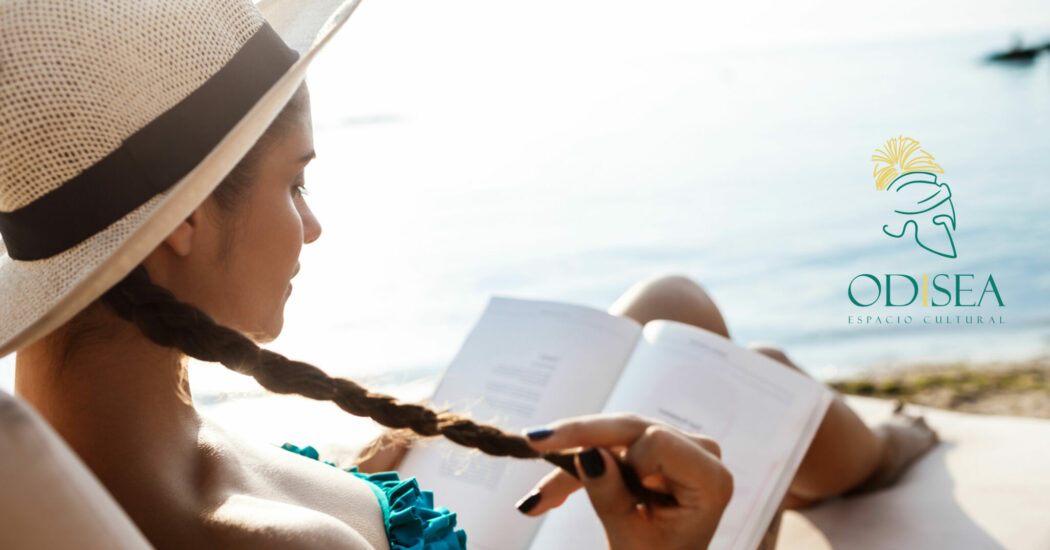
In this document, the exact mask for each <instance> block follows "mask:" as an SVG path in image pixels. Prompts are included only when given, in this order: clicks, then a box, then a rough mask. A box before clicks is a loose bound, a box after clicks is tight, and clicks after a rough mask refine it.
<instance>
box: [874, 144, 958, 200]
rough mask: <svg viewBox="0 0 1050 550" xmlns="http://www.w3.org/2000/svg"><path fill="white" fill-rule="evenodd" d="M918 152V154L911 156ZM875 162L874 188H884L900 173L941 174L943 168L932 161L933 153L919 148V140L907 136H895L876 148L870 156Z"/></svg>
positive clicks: (880, 189)
mask: <svg viewBox="0 0 1050 550" xmlns="http://www.w3.org/2000/svg"><path fill="white" fill-rule="evenodd" d="M916 152H918V155H916V156H915V157H912V155H913V154H915V153H916ZM871 160H872V161H874V162H875V170H874V172H872V175H873V176H875V188H876V189H878V190H879V191H882V190H884V189H886V187H888V186H889V185H890V183H892V182H893V180H895V179H897V176H900V175H901V174H907V173H908V172H934V173H937V174H943V173H944V169H943V168H941V167H940V165H938V164H937V163H936V162H934V158H933V155H931V154H929V153H927V152H926V151H924V150H922V149H920V148H919V142H918V141H915V140H914V139H912V138H908V137H903V136H901V137H895V138H892V139H890V140H889V141H887V142H886V145H885V146H884V147H883V148H882V149H876V150H875V154H874V155H872V156H871Z"/></svg>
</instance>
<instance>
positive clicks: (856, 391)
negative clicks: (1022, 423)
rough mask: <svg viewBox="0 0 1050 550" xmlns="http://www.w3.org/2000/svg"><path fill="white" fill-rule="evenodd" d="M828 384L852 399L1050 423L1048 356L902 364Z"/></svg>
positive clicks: (869, 370)
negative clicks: (891, 400) (890, 400)
mask: <svg viewBox="0 0 1050 550" xmlns="http://www.w3.org/2000/svg"><path fill="white" fill-rule="evenodd" d="M827 384H828V385H829V386H830V387H832V388H834V389H835V390H836V391H838V392H840V393H843V394H848V395H862V396H865V397H878V398H883V399H900V400H902V401H904V402H905V403H913V404H916V405H922V406H926V407H934V408H938V409H946V410H951V411H958V412H965V413H975V414H990V415H1009V416H1022V417H1029V418H1047V419H1050V354H1045V355H1040V356H1036V357H1032V358H1029V359H1017V360H1004V361H950V362H948V361H946V362H920V363H899V364H893V365H888V366H886V365H883V366H879V367H875V368H871V369H868V370H867V371H865V372H863V373H861V374H858V375H856V376H850V377H847V378H840V379H836V380H830V381H828V382H827Z"/></svg>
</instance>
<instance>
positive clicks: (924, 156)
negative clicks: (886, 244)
mask: <svg viewBox="0 0 1050 550" xmlns="http://www.w3.org/2000/svg"><path fill="white" fill-rule="evenodd" d="M871 160H872V161H873V162H874V163H875V169H874V171H873V173H872V175H873V176H874V177H875V188H876V189H877V190H879V191H884V192H888V193H891V194H892V196H891V197H890V203H891V204H892V205H893V218H892V219H891V220H890V221H889V222H888V223H886V224H884V225H883V226H882V232H883V233H885V234H886V235H889V236H890V237H893V238H897V239H900V238H903V237H904V236H905V235H907V234H908V233H909V228H910V233H911V234H912V235H914V239H915V243H916V244H918V245H919V246H920V247H922V248H923V249H924V250H927V251H929V252H932V253H934V254H937V255H938V256H943V257H945V258H955V257H956V255H957V254H956V250H955V241H954V240H953V238H952V234H953V233H954V232H955V206H954V205H953V204H952V191H951V188H949V187H948V184H946V183H938V181H937V174H944V170H943V169H942V168H941V167H940V165H938V164H937V163H936V162H935V159H934V158H933V155H931V154H929V153H927V152H926V151H925V150H923V149H921V148H920V146H919V142H918V141H916V140H914V139H912V138H907V137H896V138H892V139H890V140H889V141H887V142H886V144H885V145H884V146H883V147H882V148H880V149H876V150H875V154H874V155H872V156H871Z"/></svg>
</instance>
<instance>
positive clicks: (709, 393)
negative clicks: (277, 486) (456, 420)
mask: <svg viewBox="0 0 1050 550" xmlns="http://www.w3.org/2000/svg"><path fill="white" fill-rule="evenodd" d="M831 398H832V397H831V392H829V391H827V390H826V389H825V388H824V386H823V385H821V384H819V383H817V382H815V381H813V380H811V379H809V378H807V377H806V376H804V375H802V374H800V373H798V372H796V371H794V370H792V369H790V368H788V367H785V366H784V365H781V364H780V363H777V362H776V361H774V360H772V359H770V358H768V357H766V356H764V355H762V354H759V353H757V352H754V351H751V350H748V349H744V348H741V347H739V346H737V345H736V344H734V343H732V342H731V341H729V340H728V339H726V338H724V337H722V336H719V335H717V334H714V333H712V332H709V331H706V330H703V329H700V328H697V327H694V326H692V325H687V324H683V323H677V322H674V321H652V322H649V323H647V324H646V325H645V326H644V327H643V326H641V325H639V324H638V323H637V322H635V321H633V320H631V319H627V318H623V317H617V316H614V315H609V314H608V313H606V312H604V311H600V310H597V309H593V308H589V307H582V306H576V305H568V304H562V303H555V302H542V301H530V300H518V299H510V298H499V297H497V298H493V299H492V300H491V301H490V302H489V305H488V307H487V308H486V309H485V312H484V313H483V315H482V316H481V319H480V320H479V321H478V323H477V325H476V326H475V327H474V329H473V330H472V331H471V333H470V336H469V337H468V338H467V340H466V342H465V343H464V344H463V347H462V348H461V349H460V350H459V353H458V354H457V355H456V357H455V359H454V360H453V361H452V363H451V364H450V365H449V366H448V368H447V370H446V372H445V374H444V376H443V377H442V379H441V381H440V383H439V384H438V387H437V389H436V390H435V392H434V395H433V396H432V397H431V398H430V399H429V403H430V404H431V405H433V406H435V407H439V408H440V407H446V406H447V407H448V408H449V409H450V410H452V411H454V412H459V413H466V414H468V415H469V416H470V417H471V418H473V419H474V420H476V421H479V422H485V423H490V424H493V425H496V426H499V427H501V428H503V429H505V430H507V431H511V432H519V431H520V430H521V429H523V428H528V427H535V426H540V425H543V424H545V423H548V422H551V421H553V420H556V419H559V418H563V417H568V416H577V415H582V414H591V413H597V412H601V411H604V412H622V411H633V412H636V413H638V414H641V415H643V416H647V417H652V418H654V419H659V420H662V421H664V422H666V423H668V424H671V425H674V426H677V427H679V428H681V429H684V430H687V431H691V432H696V433H701V434H704V435H707V436H710V437H712V438H714V439H715V440H716V441H718V443H719V444H720V446H721V448H722V460H723V462H724V463H725V465H726V467H727V468H728V469H729V471H730V472H731V473H732V474H733V482H734V492H733V497H732V499H731V501H730V503H729V506H728V508H726V511H725V513H724V514H723V516H722V520H721V523H720V524H719V526H718V530H717V532H716V533H715V537H714V539H713V540H712V542H711V546H710V548H712V549H730V548H731V549H740V550H753V549H754V548H755V547H756V546H757V545H758V542H759V540H760V539H761V537H762V536H763V534H764V532H765V530H766V528H767V527H768V525H769V522H770V521H771V520H772V518H773V515H774V513H775V512H776V510H777V508H778V507H779V505H780V501H781V499H782V498H783V496H784V494H785V493H786V491H787V488H788V485H789V483H790V482H791V478H792V476H793V475H794V473H795V470H796V469H797V468H798V465H799V463H800V462H801V460H802V457H803V455H804V454H805V451H806V449H807V448H808V447H809V443H810V440H811V439H812V438H813V434H814V433H815V432H816V429H817V426H819V425H820V421H821V419H822V418H823V416H824V412H825V410H826V409H827V406H828V404H829V403H830V402H831ZM553 468H554V466H553V465H551V464H549V463H547V462H545V461H542V460H536V461H526V460H520V459H510V458H494V457H489V456H487V455H484V454H481V453H480V452H478V451H473V450H468V449H465V448H463V447H459V446H458V445H455V444H453V443H451V442H449V441H447V440H433V441H430V442H427V443H425V444H421V445H419V446H417V447H415V448H413V449H412V450H410V451H409V452H408V454H407V455H406V456H405V459H404V461H403V462H402V464H401V466H400V467H399V468H398V470H399V471H400V472H401V474H402V476H403V477H408V476H415V477H416V478H417V479H418V480H419V483H420V485H421V486H422V487H423V488H425V489H427V490H431V491H433V492H434V495H435V504H437V505H440V506H445V507H447V508H449V509H450V510H453V511H455V512H456V517H457V523H458V525H459V526H461V527H462V528H463V529H464V530H465V531H466V533H467V540H468V546H469V547H470V548H472V549H473V550H497V549H498V550H526V549H530V548H531V549H537V550H539V549H545V550H546V549H554V550H557V549H561V548H565V549H570V548H571V549H574V550H575V549H580V548H587V549H598V548H605V547H606V543H605V532H604V530H603V529H602V526H601V522H600V521H599V520H598V517H597V515H596V514H595V513H594V511H593V509H592V508H591V504H590V500H589V499H588V498H587V495H586V493H585V492H584V490H583V489H580V490H578V491H577V492H575V493H574V494H573V495H572V496H571V497H569V499H568V500H567V501H566V502H565V503H564V504H562V505H561V506H560V507H558V508H555V509H553V510H551V511H549V512H547V513H546V514H544V515H543V516H541V517H539V518H531V517H527V516H524V515H522V514H521V513H519V512H518V511H517V509H515V507H514V504H515V503H516V502H517V501H518V499H520V498H521V497H523V496H524V495H525V494H526V493H527V492H528V491H529V490H530V489H531V488H532V487H533V485H535V484H536V482H538V481H539V480H540V479H541V478H542V477H543V476H544V475H546V474H547V473H548V472H549V471H550V470H551V469H553Z"/></svg>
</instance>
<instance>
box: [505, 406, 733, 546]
mask: <svg viewBox="0 0 1050 550" xmlns="http://www.w3.org/2000/svg"><path fill="white" fill-rule="evenodd" d="M547 428H548V429H549V430H550V433H549V434H546V433H545V432H546V430H531V431H530V432H529V433H527V434H526V437H527V438H528V439H529V440H530V445H532V447H533V448H535V449H536V450H538V451H548V452H550V451H559V450H569V449H575V448H579V447H584V448H586V450H585V451H583V452H581V453H580V454H579V455H577V456H576V470H577V472H578V473H579V479H576V478H574V477H572V476H571V475H570V474H568V473H567V472H565V471H563V470H561V469H560V468H558V469H555V470H554V471H552V472H551V473H550V474H548V475H547V476H546V477H545V478H543V479H542V480H541V481H540V482H539V484H537V485H536V487H535V489H534V490H533V491H532V492H531V493H529V495H528V496H526V497H525V498H523V499H522V500H521V501H520V502H519V510H522V511H523V512H524V513H526V514H527V515H530V516H538V515H540V514H542V513H544V512H546V511H547V510H550V509H551V508H554V507H556V506H559V505H561V503H562V502H564V501H565V499H566V498H567V497H568V496H569V495H570V494H571V493H572V492H573V491H575V490H576V489H578V488H580V487H581V486H582V487H584V488H585V489H586V490H587V496H588V497H590V499H591V505H592V506H594V510H595V512H597V514H598V517H599V518H600V519H601V521H602V525H603V526H604V527H605V534H606V537H607V538H608V539H609V548H610V549H611V550H635V549H650V548H661V549H668V550H675V549H679V548H682V549H684V548H689V549H696V548H706V547H707V545H708V543H709V542H710V541H711V537H712V536H713V535H714V533H715V528H716V527H718V521H719V519H721V517H722V512H723V510H725V507H726V505H727V504H728V503H729V498H730V497H731V496H732V494H733V478H732V476H731V475H730V473H729V471H728V470H726V468H725V466H723V465H722V462H721V460H719V457H720V456H721V452H720V450H719V448H718V444H716V443H715V442H714V441H713V440H711V439H709V438H706V437H704V436H701V435H698V434H693V433H689V432H685V431H682V430H679V429H678V428H675V427H673V426H670V425H668V424H666V423H663V422H660V421H657V420H653V419H649V418H643V417H640V416H638V415H634V414H626V413H625V414H598V415H587V416H578V417H574V418H567V419H564V420H560V421H558V422H555V423H553V424H551V425H549V426H547ZM530 434H531V436H530ZM613 453H615V454H616V455H617V456H619V457H620V458H621V459H622V460H624V461H626V462H628V463H630V464H631V465H632V466H633V467H634V469H635V470H636V471H637V473H638V476H639V477H640V478H641V479H642V483H643V484H644V485H645V486H646V487H650V488H652V489H655V490H658V491H662V492H666V493H670V494H672V495H674V497H675V499H677V501H678V506H672V507H663V506H652V507H648V508H646V507H642V508H638V507H636V506H635V503H636V499H635V497H634V496H633V495H632V494H631V493H630V492H629V491H628V490H627V488H626V487H625V486H624V484H623V480H622V479H621V478H620V472H619V469H618V466H617V464H616V461H615V460H614V459H613Z"/></svg>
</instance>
